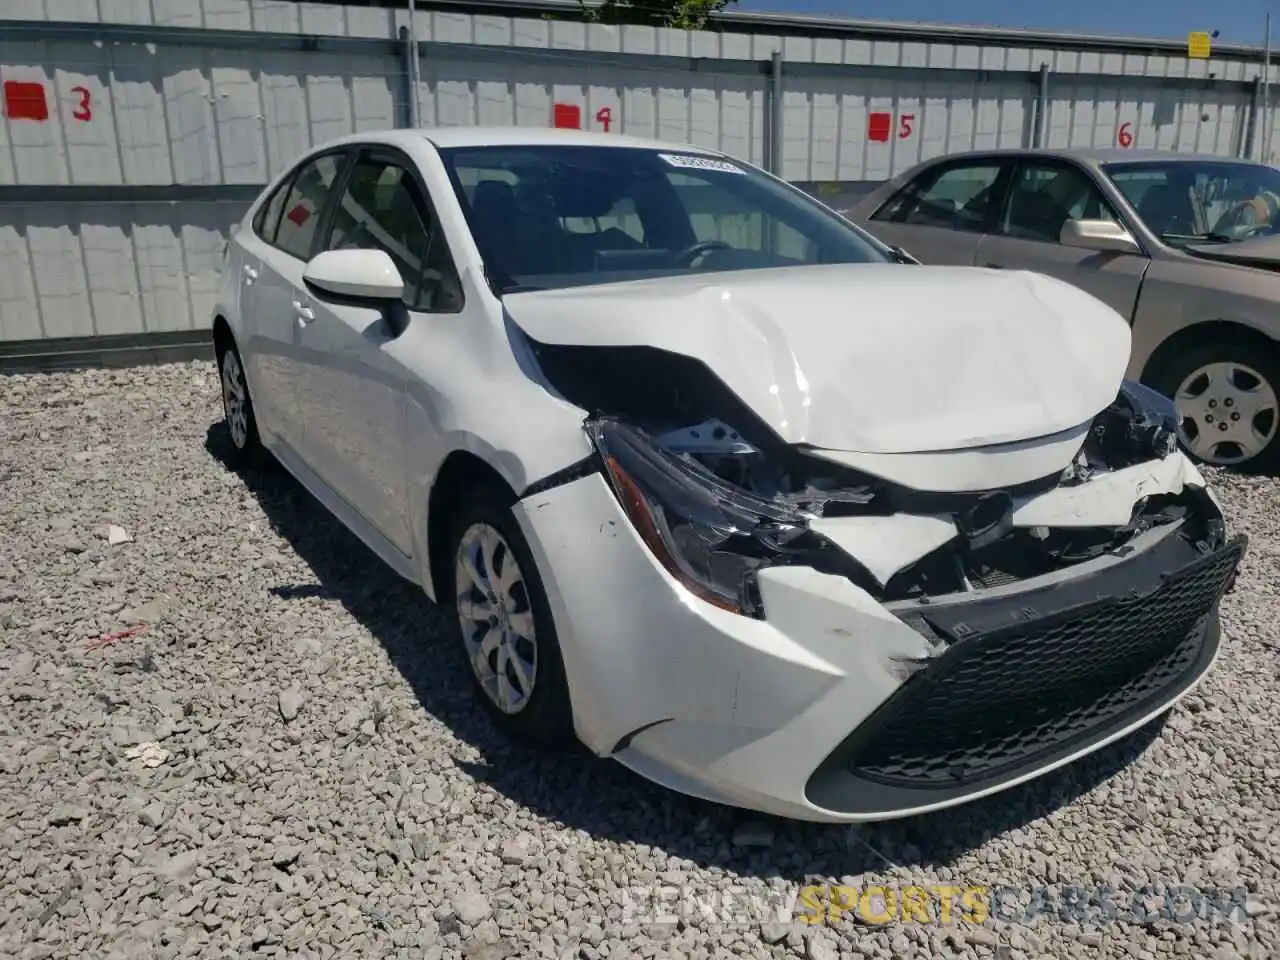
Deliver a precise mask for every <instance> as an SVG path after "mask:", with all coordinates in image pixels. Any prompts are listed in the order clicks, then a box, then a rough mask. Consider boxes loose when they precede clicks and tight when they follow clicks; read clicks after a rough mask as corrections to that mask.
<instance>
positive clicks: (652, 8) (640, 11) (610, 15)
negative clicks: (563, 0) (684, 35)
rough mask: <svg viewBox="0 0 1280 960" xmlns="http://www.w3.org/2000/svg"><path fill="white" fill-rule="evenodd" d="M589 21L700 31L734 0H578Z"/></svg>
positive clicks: (583, 13)
mask: <svg viewBox="0 0 1280 960" xmlns="http://www.w3.org/2000/svg"><path fill="white" fill-rule="evenodd" d="M578 2H579V4H580V5H581V6H582V16H583V18H584V19H586V20H587V21H588V22H590V23H610V24H617V23H639V24H644V25H645V26H650V27H676V28H677V29H681V30H701V29H702V28H703V27H705V26H706V24H707V18H708V17H710V16H711V15H712V14H713V13H717V12H719V11H720V10H723V9H724V8H725V7H727V6H729V4H731V3H736V2H737V0H599V2H597V0H578Z"/></svg>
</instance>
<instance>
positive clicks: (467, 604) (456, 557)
mask: <svg viewBox="0 0 1280 960" xmlns="http://www.w3.org/2000/svg"><path fill="white" fill-rule="evenodd" d="M449 542H450V553H449V560H450V563H449V572H450V574H451V579H452V582H451V583H449V584H447V585H444V586H446V587H447V588H449V589H448V590H447V592H444V596H445V597H449V598H451V599H452V601H453V602H452V607H453V614H454V618H455V622H456V623H457V624H458V632H459V640H460V646H461V649H462V653H463V655H464V656H465V657H466V660H467V664H468V667H469V669H470V671H471V677H472V680H473V682H474V686H475V689H476V692H477V693H478V694H479V696H480V700H481V702H482V703H483V704H484V706H485V709H486V710H487V712H488V713H489V716H490V718H491V719H492V720H493V721H494V723H495V725H496V726H498V727H499V729H501V730H502V731H503V732H504V733H506V734H507V735H509V736H511V737H512V738H513V739H516V740H520V741H524V742H526V743H530V744H532V745H535V746H539V747H544V748H559V747H565V746H569V745H570V744H571V743H572V741H573V712H572V709H571V707H570V702H569V686H568V681H567V680H566V677H565V671H564V663H563V661H562V659H561V654H560V644H559V640H558V638H557V637H556V629H555V623H554V621H553V620H552V617H551V607H550V604H549V603H548V602H547V596H546V592H545V591H544V590H543V587H542V580H541V578H540V577H539V576H538V570H537V568H536V567H535V565H534V562H533V556H532V554H531V553H530V551H529V547H528V544H527V543H526V542H525V539H524V536H523V534H522V533H521V532H520V527H519V525H518V524H517V523H516V522H515V518H514V517H513V516H512V515H511V511H510V510H509V509H507V508H506V506H505V505H504V503H503V500H502V498H501V497H500V496H498V495H497V493H496V492H490V491H478V492H477V494H476V495H473V498H472V500H471V502H470V503H469V504H467V505H466V506H464V507H463V508H462V509H461V510H460V511H459V512H458V515H457V516H456V518H455V522H454V524H453V535H452V536H451V537H450V541H449ZM442 599H443V597H442Z"/></svg>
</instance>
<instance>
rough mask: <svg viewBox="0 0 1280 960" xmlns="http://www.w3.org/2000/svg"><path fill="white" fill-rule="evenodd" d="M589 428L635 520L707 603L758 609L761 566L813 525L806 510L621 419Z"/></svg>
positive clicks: (674, 572) (658, 554)
mask: <svg viewBox="0 0 1280 960" xmlns="http://www.w3.org/2000/svg"><path fill="white" fill-rule="evenodd" d="M586 429H587V434H588V436H590V438H591V440H592V442H593V443H594V444H595V446H596V449H597V450H598V451H599V453H600V456H601V458H602V459H603V461H604V469H605V476H606V477H607V478H608V480H609V483H610V485H611V486H612V487H613V490H614V493H615V494H616V495H617V497H618V500H619V502H620V503H621V504H622V508H623V510H624V511H625V512H626V514H627V517H628V519H630V521H631V523H632V526H634V528H635V530H636V532H637V533H638V534H639V535H640V538H641V539H642V540H643V541H644V542H645V545H646V546H647V547H648V548H649V549H650V551H651V552H652V553H653V555H654V557H655V558H656V559H657V560H658V562H659V563H660V564H661V565H662V566H663V567H664V568H665V569H666V571H667V572H668V573H669V574H671V576H672V577H674V578H675V579H676V580H678V581H679V582H680V583H681V584H683V585H684V586H685V587H686V588H688V590H689V591H690V592H691V593H693V594H694V595H695V596H697V597H699V598H701V599H702V600H705V601H706V602H708V603H711V604H714V605H715V606H717V607H720V608H721V609H724V610H729V611H732V612H733V613H739V614H744V615H748V616H758V615H759V602H758V599H757V598H756V595H755V590H756V588H755V577H754V574H755V571H756V570H758V569H759V568H760V567H762V566H766V565H768V564H769V563H770V562H771V560H772V559H773V558H774V557H775V556H776V555H777V554H778V553H779V552H780V551H781V550H782V549H783V547H784V545H785V544H786V543H787V542H788V541H790V540H791V539H793V538H795V537H797V536H799V535H801V534H803V533H804V532H805V531H806V530H807V526H806V521H805V517H804V515H803V514H801V513H800V512H799V511H797V510H793V509H791V508H789V507H787V506H785V505H782V504H778V503H774V502H770V501H768V500H763V499H761V498H759V497H756V496H753V495H752V494H750V493H747V492H746V491H744V490H742V489H740V488H738V487H735V486H733V485H731V484H729V483H726V482H725V481H724V480H721V479H720V478H719V477H718V476H716V475H715V474H714V473H712V472H711V471H710V470H708V469H707V468H706V467H704V466H702V464H700V463H698V462H697V461H696V460H693V459H691V458H689V457H685V456H679V455H676V454H673V453H671V452H669V451H667V450H665V449H663V448H662V447H660V446H659V445H658V444H657V443H656V442H655V441H654V440H653V438H652V437H650V436H649V435H648V434H647V433H645V432H644V431H642V430H639V429H637V428H635V427H632V426H629V425H627V424H625V423H622V422H620V421H617V420H604V419H601V420H591V421H588V423H587V424H586Z"/></svg>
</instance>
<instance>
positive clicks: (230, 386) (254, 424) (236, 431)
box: [217, 343, 266, 470]
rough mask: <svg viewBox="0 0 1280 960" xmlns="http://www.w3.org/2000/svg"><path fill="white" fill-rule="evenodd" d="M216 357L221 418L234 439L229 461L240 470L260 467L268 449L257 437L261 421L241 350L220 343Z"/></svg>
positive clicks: (232, 344) (234, 346)
mask: <svg viewBox="0 0 1280 960" xmlns="http://www.w3.org/2000/svg"><path fill="white" fill-rule="evenodd" d="M217 357H218V386H219V390H220V392H221V394H222V417H223V421H224V422H225V423H226V425H227V434H228V436H229V438H230V440H231V443H230V454H229V456H228V460H229V462H230V463H231V465H232V467H234V468H235V469H237V470H244V469H248V468H251V467H257V466H261V465H262V464H263V463H264V462H265V460H266V449H265V448H264V447H263V446H262V439H261V437H259V435H258V420H257V417H256V416H255V415H254V411H253V398H252V397H250V396H249V382H248V380H247V379H246V378H245V374H244V361H243V360H242V359H241V358H240V351H239V350H238V349H236V345H235V344H234V343H219V344H218V350H217Z"/></svg>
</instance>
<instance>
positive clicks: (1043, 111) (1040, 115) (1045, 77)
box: [1031, 63, 1049, 150]
mask: <svg viewBox="0 0 1280 960" xmlns="http://www.w3.org/2000/svg"><path fill="white" fill-rule="evenodd" d="M1048 129H1049V65H1048V64H1047V63H1042V64H1040V85H1039V87H1038V88H1037V90H1036V124H1035V127H1034V128H1033V129H1032V131H1031V146H1032V147H1034V148H1035V149H1037V150H1038V149H1040V148H1042V147H1043V146H1044V141H1045V135H1046V133H1047V132H1048Z"/></svg>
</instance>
